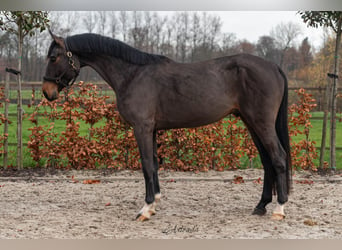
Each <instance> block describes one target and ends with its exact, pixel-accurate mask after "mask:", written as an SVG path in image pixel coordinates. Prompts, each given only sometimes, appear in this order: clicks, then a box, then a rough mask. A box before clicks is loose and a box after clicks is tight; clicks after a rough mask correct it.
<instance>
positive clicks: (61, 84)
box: [43, 39, 80, 88]
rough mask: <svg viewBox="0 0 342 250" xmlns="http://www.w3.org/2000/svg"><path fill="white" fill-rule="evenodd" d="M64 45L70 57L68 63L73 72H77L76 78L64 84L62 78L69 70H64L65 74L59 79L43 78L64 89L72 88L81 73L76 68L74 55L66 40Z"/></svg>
mask: <svg viewBox="0 0 342 250" xmlns="http://www.w3.org/2000/svg"><path fill="white" fill-rule="evenodd" d="M64 44H65V49H66V56H67V57H68V63H69V65H70V66H71V68H72V70H73V71H74V72H75V76H74V77H73V78H72V82H71V81H68V82H67V83H64V82H63V81H62V77H63V76H64V75H65V73H66V72H67V70H68V69H66V70H64V72H63V73H62V74H60V75H59V76H58V77H51V76H44V77H43V79H44V81H48V82H53V83H56V84H57V85H58V86H61V87H63V88H65V87H69V86H71V85H72V84H73V83H74V82H75V81H76V78H77V76H78V75H79V73H80V71H79V69H77V68H76V66H75V61H74V59H73V58H72V53H71V51H70V50H69V48H68V45H67V42H66V39H65V40H64ZM70 82H71V83H70Z"/></svg>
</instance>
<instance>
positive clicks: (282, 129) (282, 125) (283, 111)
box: [276, 68, 292, 194]
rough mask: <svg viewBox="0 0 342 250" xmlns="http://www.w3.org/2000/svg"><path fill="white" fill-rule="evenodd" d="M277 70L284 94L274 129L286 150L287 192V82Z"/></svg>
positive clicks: (289, 180)
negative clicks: (282, 81)
mask: <svg viewBox="0 0 342 250" xmlns="http://www.w3.org/2000/svg"><path fill="white" fill-rule="evenodd" d="M279 72H280V74H281V76H282V77H283V79H284V95H283V99H282V101H281V104H280V108H279V111H278V115H277V120H276V131H277V135H278V138H279V140H280V143H281V145H282V147H283V149H284V150H285V152H286V156H287V157H286V181H287V194H289V193H290V190H291V186H292V163H291V151H290V150H291V147H290V137H289V127H288V82H287V78H286V75H285V73H284V72H283V71H282V69H281V68H279Z"/></svg>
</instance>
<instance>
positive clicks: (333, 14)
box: [299, 11, 342, 169]
mask: <svg viewBox="0 0 342 250" xmlns="http://www.w3.org/2000/svg"><path fill="white" fill-rule="evenodd" d="M299 14H300V16H301V18H302V19H303V21H304V23H306V24H307V25H308V26H311V27H315V28H317V27H319V26H320V27H322V26H323V27H328V28H331V29H332V30H333V31H334V32H335V33H336V43H335V56H334V72H333V74H331V77H332V78H333V84H332V91H331V114H330V167H331V169H336V102H337V100H336V99H337V85H338V81H337V80H338V74H339V63H340V60H339V49H340V46H341V33H342V30H341V27H342V12H341V11H300V12H299ZM321 150H322V151H323V154H324V149H323V148H322V149H321ZM322 151H321V154H322ZM320 167H321V166H320Z"/></svg>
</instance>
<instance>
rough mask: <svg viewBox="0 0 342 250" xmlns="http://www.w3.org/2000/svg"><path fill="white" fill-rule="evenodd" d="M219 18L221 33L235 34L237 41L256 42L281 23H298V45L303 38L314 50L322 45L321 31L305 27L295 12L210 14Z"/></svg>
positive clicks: (225, 12)
mask: <svg viewBox="0 0 342 250" xmlns="http://www.w3.org/2000/svg"><path fill="white" fill-rule="evenodd" d="M212 13H215V14H217V15H219V16H220V17H221V20H222V22H223V25H222V32H231V33H235V34H236V36H237V38H238V39H247V40H248V41H250V42H253V43H254V42H257V40H258V38H259V37H260V36H263V35H269V34H270V32H271V30H272V28H274V27H275V26H276V25H277V24H279V23H281V22H283V23H285V24H286V23H288V22H294V23H298V24H299V25H300V27H301V31H302V34H301V36H300V37H298V41H297V42H298V43H300V42H301V41H302V40H303V39H304V38H305V37H308V38H309V41H310V42H311V43H312V45H313V46H314V47H315V48H319V47H320V46H321V44H322V43H323V33H324V32H323V29H322V28H311V27H307V26H306V24H305V23H304V22H303V21H302V19H301V17H300V15H299V14H297V12H296V11H217V12H212Z"/></svg>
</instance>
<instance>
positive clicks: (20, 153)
mask: <svg viewBox="0 0 342 250" xmlns="http://www.w3.org/2000/svg"><path fill="white" fill-rule="evenodd" d="M22 29H23V28H22V25H21V23H19V24H18V71H19V72H20V73H19V74H18V75H17V79H18V96H17V168H18V169H22V168H23V137H22V121H23V108H22V99H21V64H22V50H23V40H24V39H23V31H22Z"/></svg>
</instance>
